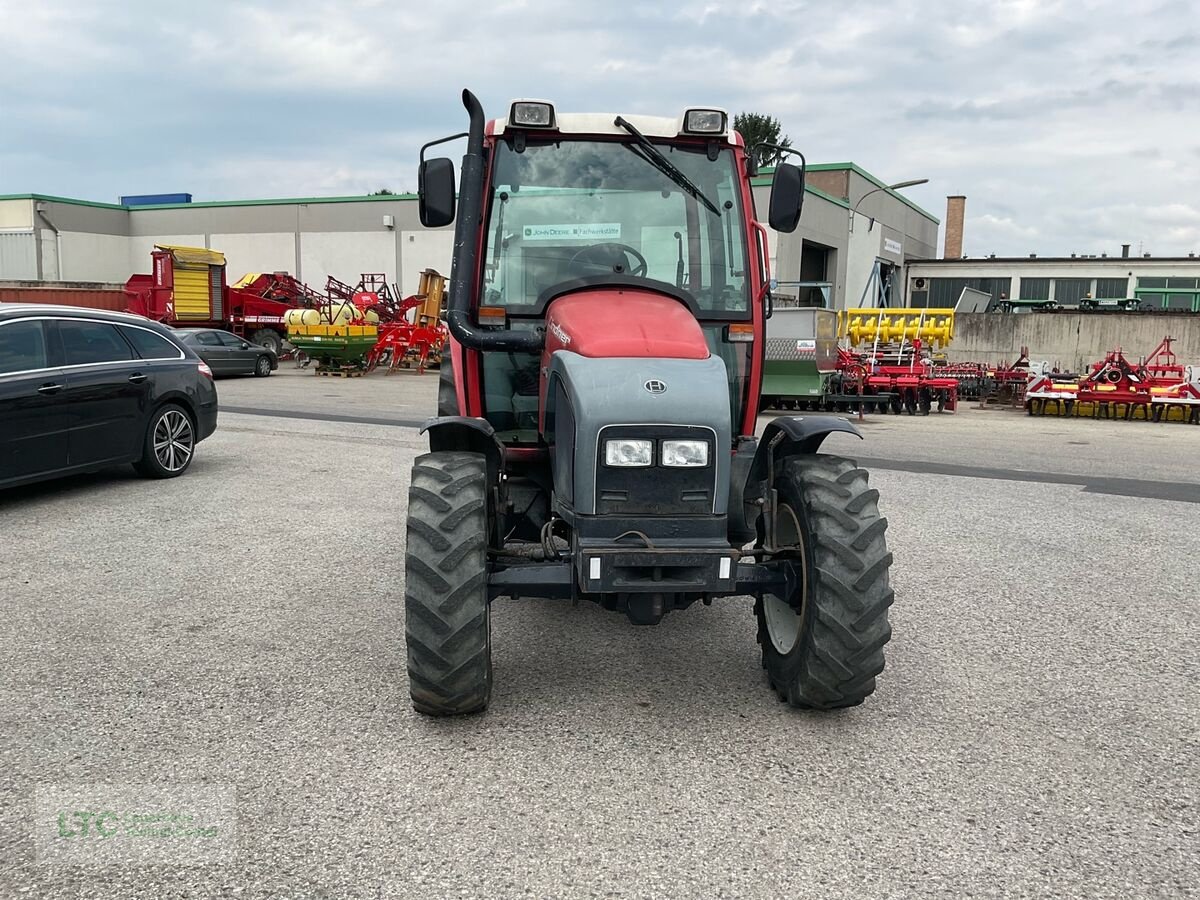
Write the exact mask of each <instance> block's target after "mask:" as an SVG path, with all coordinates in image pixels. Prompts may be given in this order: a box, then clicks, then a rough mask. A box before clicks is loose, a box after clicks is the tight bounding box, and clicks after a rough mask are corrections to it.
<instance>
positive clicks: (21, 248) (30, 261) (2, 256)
mask: <svg viewBox="0 0 1200 900" xmlns="http://www.w3.org/2000/svg"><path fill="white" fill-rule="evenodd" d="M38 276H39V272H38V252H37V237H36V235H35V234H34V233H33V232H32V231H26V232H20V231H0V278H5V279H9V280H12V281H24V280H27V279H37V278H38Z"/></svg>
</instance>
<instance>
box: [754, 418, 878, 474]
mask: <svg viewBox="0 0 1200 900" xmlns="http://www.w3.org/2000/svg"><path fill="white" fill-rule="evenodd" d="M835 431H844V432H846V434H852V435H854V436H855V437H856V438H859V439H860V440H861V439H862V432H861V431H859V430H858V429H857V428H855V427H854V426H853V425H851V424H850V423H849V422H847V421H846V420H845V419H843V418H841V417H839V416H778V417H776V418H774V419H772V420H771V421H770V422H769V423H768V424H767V427H766V428H764V429H763V433H762V437H761V438H759V439H758V450H757V451H756V452H755V454H754V463H753V464H752V465H751V466H750V476H749V478H748V479H747V480H748V481H750V482H753V481H762V480H764V479H766V478H767V477H768V476H769V475H770V474H771V473H770V472H769V471H768V470H767V464H768V462H769V460H770V459H782V458H783V457H785V456H795V455H796V454H800V453H816V452H817V451H819V450H820V449H821V444H822V442H823V441H824V440H825V438H827V437H829V435H831V434H833V433H834V432H835Z"/></svg>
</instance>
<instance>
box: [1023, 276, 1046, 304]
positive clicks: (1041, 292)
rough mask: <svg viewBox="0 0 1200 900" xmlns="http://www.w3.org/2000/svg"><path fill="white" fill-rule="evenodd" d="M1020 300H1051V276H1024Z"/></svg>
mask: <svg viewBox="0 0 1200 900" xmlns="http://www.w3.org/2000/svg"><path fill="white" fill-rule="evenodd" d="M1018 299H1020V300H1049V299H1050V279H1049V278H1022V279H1021V296H1020V297H1019V298H1018Z"/></svg>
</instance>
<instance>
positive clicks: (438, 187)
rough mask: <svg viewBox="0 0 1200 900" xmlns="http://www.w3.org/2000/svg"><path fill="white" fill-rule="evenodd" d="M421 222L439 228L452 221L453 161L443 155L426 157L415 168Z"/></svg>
mask: <svg viewBox="0 0 1200 900" xmlns="http://www.w3.org/2000/svg"><path fill="white" fill-rule="evenodd" d="M417 195H418V197H419V198H420V212H421V224H422V225H424V226H425V227H426V228H440V227H441V226H443V225H449V224H450V223H451V222H453V221H454V201H455V195H454V163H452V162H451V161H450V160H448V159H446V158H445V157H439V158H437V159H427V160H424V161H423V162H422V163H421V167H420V168H419V169H418V170H417Z"/></svg>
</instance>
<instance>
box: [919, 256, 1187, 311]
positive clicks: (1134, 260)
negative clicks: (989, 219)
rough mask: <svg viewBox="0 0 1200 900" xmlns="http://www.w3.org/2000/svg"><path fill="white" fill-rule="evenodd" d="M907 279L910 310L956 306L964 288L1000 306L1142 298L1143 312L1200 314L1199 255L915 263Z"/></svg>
mask: <svg viewBox="0 0 1200 900" xmlns="http://www.w3.org/2000/svg"><path fill="white" fill-rule="evenodd" d="M906 274H907V304H906V305H908V306H931V307H952V306H954V304H955V302H956V301H957V300H958V298H959V296H960V295H961V294H962V291H963V288H974V289H975V290H979V291H983V292H984V293H985V294H991V296H992V299H993V300H997V301H999V300H1002V299H1012V300H1034V301H1047V302H1053V303H1055V304H1057V305H1058V306H1062V307H1073V306H1078V305H1079V302H1080V301H1081V300H1083V299H1085V298H1093V299H1096V300H1107V299H1121V298H1136V299H1137V300H1139V301H1141V304H1142V308H1143V309H1166V310H1174V311H1176V312H1200V259H1197V258H1196V257H1195V256H1186V257H1151V256H1139V257H1124V256H1069V257H1036V256H1030V257H1028V258H1025V257H1016V258H999V257H987V258H979V259H968V258H965V257H962V258H959V259H914V260H910V261H909V263H908V267H907V273H906Z"/></svg>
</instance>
